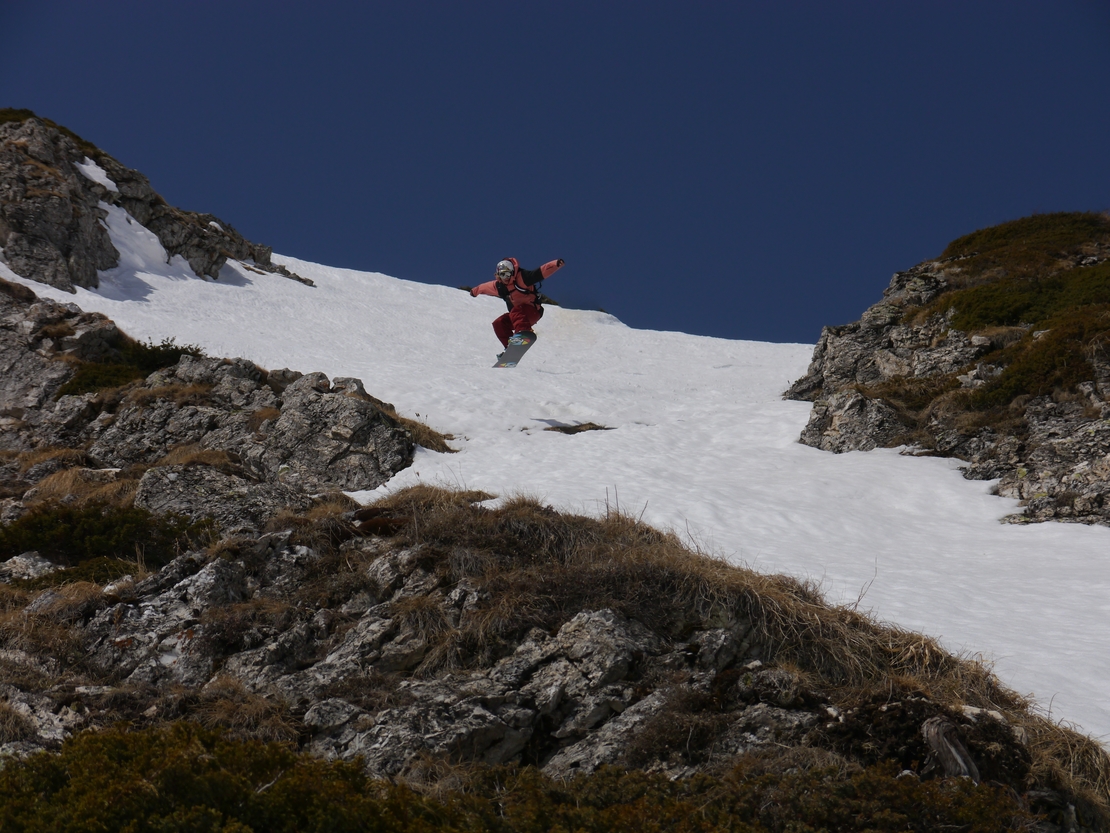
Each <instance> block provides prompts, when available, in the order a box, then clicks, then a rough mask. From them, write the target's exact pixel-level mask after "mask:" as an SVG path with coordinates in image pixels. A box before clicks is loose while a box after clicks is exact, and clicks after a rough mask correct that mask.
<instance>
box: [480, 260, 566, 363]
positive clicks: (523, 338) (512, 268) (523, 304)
mask: <svg viewBox="0 0 1110 833" xmlns="http://www.w3.org/2000/svg"><path fill="white" fill-rule="evenodd" d="M562 265H563V260H562V258H560V259H559V260H552V261H551V262H550V263H545V264H544V265H543V266H541V267H540V268H539V269H521V268H520V264H519V263H517V260H516V258H515V257H507V258H505V259H504V260H502V261H501V262H499V263H498V264H497V270H496V275H497V277H496V278H495V279H494V280H492V281H489V282H487V283H483V284H479V285H478V286H476V287H474V288H473V289H471V290H470V294H471V295H473V296H474V297H475V298H476V297H478V296H479V295H496V296H498V297H499V298H502V299H504V301H505V305H506V306H508V308H509V311H508V312H506V313H505V314H504V315H502V316H501V317H500V318H498V319H497V320H495V321H494V322H493V332H494V333H495V334H496V336H497V339H498V341H500V342H501V346H502V347H504V348H505V349H506V351H508V350H509V347H510V346H512V347H514V348H517V347H523V348H524V349H523V350H520V351H519V353H518V354H517V355H516V356H515V357H508V358H506V354H505V353H502V354H501V355H499V356H498V359H501V361H499V362H498V364H497V365H496V366H498V367H513V366H514V365H515V364H516V361H517V360H518V359H519V358H520V356H521V355H523V354H524V350H527V349H528V348H529V347H530V346H532V343H533V342H534V341H535V340H536V334H535V332H533V331H532V328H533V327H534V326H535V325H536V322H537V321H539V320H540V318H541V317H543V307H542V306H541V305H540V283H541V282H542V281H543V279H544V278H548V277H550V276H551V275H553V274H555V272H557V271H558V270H559V269H560V268H561V267H562ZM513 352H514V353H515V352H516V351H515V350H514V351H513Z"/></svg>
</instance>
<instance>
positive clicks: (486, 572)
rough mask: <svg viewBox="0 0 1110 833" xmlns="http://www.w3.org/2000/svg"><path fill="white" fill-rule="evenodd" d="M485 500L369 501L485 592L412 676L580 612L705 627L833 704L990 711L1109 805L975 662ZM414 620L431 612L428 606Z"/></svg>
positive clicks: (463, 496) (789, 592)
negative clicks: (886, 700)
mask: <svg viewBox="0 0 1110 833" xmlns="http://www.w3.org/2000/svg"><path fill="white" fill-rule="evenodd" d="M486 497H488V496H485V495H482V494H481V493H472V492H450V491H446V490H442V489H437V488H434V487H429V486H418V487H413V488H411V489H406V490H403V491H401V492H398V493H395V494H393V495H391V496H389V497H387V498H385V499H383V500H382V501H379V502H378V503H376V504H374V505H373V506H374V508H377V509H379V510H380V511H382V512H383V513H386V514H387V515H394V516H396V517H398V518H403V519H405V523H404V527H403V529H402V530H401V531H400V532H399V533H398V538H399V539H400V543H402V544H406V545H412V546H416V545H419V546H421V548H422V551H423V552H424V553H425V554H426V555H425V558H426V559H427V560H428V561H429V566H430V567H431V568H432V569H435V570H436V571H438V572H439V573H440V574H441V576H442V583H443V584H445V585H450V584H454V583H457V582H460V581H463V580H464V579H465V580H468V581H469V582H470V583H472V584H475V585H479V586H481V587H482V588H483V590H484V591H485V593H486V595H485V597H484V598H483V600H482V602H481V603H480V604H479V606H478V608H477V609H476V610H474V611H473V612H470V613H467V614H466V615H464V616H463V618H462V620H461V622H460V625H459V627H458V628H457V629H455V628H450V627H441V626H440V625H439V624H438V621H439V620H438V619H437V622H436V623H431V624H433V625H435V627H436V628H438V632H439V637H438V638H437V639H436V640H435V641H434V642H435V644H434V645H433V646H432V649H431V651H430V652H429V657H428V659H426V660H425V664H424V666H422V668H421V671H424V672H429V671H432V670H434V668H435V666H436V664H437V663H438V664H439V665H440V666H441V667H451V666H453V665H466V664H480V663H487V662H489V661H491V660H493V659H496V658H497V657H498V656H500V655H502V654H503V652H504V651H507V650H508V649H509V648H510V647H511V645H512V644H513V643H512V640H513V639H514V638H519V637H520V636H521V635H523V633H525V632H526V631H527V630H528V629H529V628H532V627H539V628H542V629H544V630H546V631H548V632H554V630H556V629H557V628H558V627H559V626H560V625H561V624H562V623H564V622H565V621H567V620H568V619H569V618H570V617H571V616H573V615H574V614H576V613H578V612H579V611H582V610H597V609H601V608H611V609H614V610H617V611H619V612H621V613H623V614H625V615H627V616H628V617H630V618H633V619H636V620H638V621H640V622H642V623H644V624H646V625H648V626H649V627H651V628H653V629H654V630H655V631H656V632H657V633H659V634H660V635H661V636H663V637H665V638H669V639H675V640H679V639H683V638H685V637H686V636H688V634H689V633H691V632H692V631H693V630H695V629H701V628H708V627H737V628H750V631H749V632H750V634H751V636H752V640H753V641H752V648H753V651H754V652H755V655H757V656H759V657H760V658H761V659H763V660H764V662H771V663H775V664H777V665H780V666H784V667H789V668H792V669H794V670H795V673H796V674H797V675H798V676H799V677H800V678H801V679H802V680H803V684H804V686H805V687H806V688H808V689H809V690H813V691H820V692H823V694H824V696H826V697H828V698H829V699H830V700H831V701H832V702H834V703H837V704H840V705H844V706H850V705H851V704H852V703H855V702H862V701H863V700H865V699H866V698H868V697H873V696H874V695H875V693H876V692H884V691H888V690H889V691H891V692H893V691H905V690H910V691H916V692H919V693H920V694H922V695H924V696H927V697H929V698H930V699H932V700H933V701H935V702H936V703H938V704H940V705H942V706H945V707H949V708H952V709H958V708H959V707H961V706H963V705H968V706H973V707H977V708H982V709H991V710H995V711H998V712H1000V713H1002V714H1003V715H1004V716H1005V717H1006V718H1007V719H1008V720H1009V721H1010V722H1011V723H1012V724H1014V725H1016V726H1021V727H1024V728H1025V730H1026V733H1027V735H1028V736H1029V738H1030V750H1031V752H1032V754H1033V755H1034V757H1035V758H1036V759H1037V761H1038V764H1037V765H1038V766H1040V767H1042V768H1047V769H1050V770H1051V771H1053V772H1056V773H1058V777H1059V778H1061V779H1065V782H1066V783H1067V785H1068V786H1069V788H1070V789H1077V790H1080V791H1086V792H1087V793H1089V794H1090V795H1091V796H1092V800H1093V801H1096V803H1100V804H1101V806H1104V807H1110V757H1108V755H1107V753H1106V751H1105V750H1103V749H1102V748H1101V747H1099V746H1098V745H1097V744H1096V743H1094V742H1093V741H1090V740H1089V739H1086V738H1083V737H1082V736H1081V735H1077V734H1076V733H1074V732H1071V731H1070V730H1067V729H1065V728H1061V727H1059V726H1056V725H1054V724H1052V723H1051V722H1050V721H1047V720H1044V719H1042V718H1040V717H1039V716H1038V715H1036V714H1035V713H1034V711H1033V710H1032V708H1031V704H1030V703H1029V702H1028V701H1027V700H1025V699H1024V698H1023V697H1021V696H1019V695H1018V694H1016V693H1015V692H1013V691H1011V690H1009V689H1007V688H1006V687H1004V686H1003V685H1001V683H1000V682H999V681H998V679H997V678H996V677H995V676H994V675H993V674H992V673H991V670H990V669H989V667H987V666H986V665H984V664H982V663H981V662H978V661H976V660H974V659H972V658H968V657H960V656H955V655H953V654H951V653H949V652H948V651H946V650H945V649H944V648H942V647H941V646H940V645H939V643H937V642H936V641H935V640H933V639H932V638H930V637H928V636H924V635H922V634H920V633H914V632H911V631H906V630H902V629H900V628H897V627H892V626H889V625H884V624H880V623H877V622H875V621H874V620H872V619H870V618H869V617H868V616H866V615H865V614H864V613H862V612H860V611H859V610H857V609H855V608H854V607H851V606H844V607H836V606H832V605H829V604H828V603H827V602H825V600H824V599H823V598H822V597H821V595H820V593H819V592H818V589H817V587H815V586H814V585H812V584H809V583H803V582H799V581H797V580H795V579H793V578H790V577H786V576H774V575H764V574H760V573H756V572H753V571H751V570H747V569H745V568H742V567H738V566H735V565H732V564H728V563H726V562H724V561H723V560H720V559H717V558H713V557H710V556H708V555H706V554H704V553H701V552H698V551H696V550H692V549H691V548H689V547H688V546H686V545H685V544H684V543H683V542H682V541H681V540H680V539H679V538H678V537H677V536H675V535H673V534H670V533H665V532H660V531H658V530H655V529H652V528H651V527H648V526H646V525H644V524H641V523H639V522H637V521H636V520H635V519H633V518H630V517H628V516H625V515H623V514H620V513H615V512H610V513H609V514H608V516H607V517H604V518H587V517H579V516H571V515H565V514H560V513H557V512H555V511H554V510H552V509H549V508H547V507H544V506H542V505H541V504H539V503H538V502H536V501H533V500H530V499H527V498H515V499H512V500H509V501H507V502H506V503H505V504H503V505H502V506H500V507H498V508H496V509H487V508H483V507H480V506H476V505H474V504H475V503H477V502H479V501H481V500H483V499H485V498H486ZM409 615H412V616H420V617H423V618H425V619H428V618H436V617H438V616H439V613H438V612H437V611H435V610H433V609H432V607H431V605H428V606H427V607H426V608H421V610H419V611H412V612H410V613H409ZM426 624H427V623H426ZM1046 771H1047V770H1046Z"/></svg>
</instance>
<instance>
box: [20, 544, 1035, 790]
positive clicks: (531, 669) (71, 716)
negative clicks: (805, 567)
mask: <svg viewBox="0 0 1110 833" xmlns="http://www.w3.org/2000/svg"><path fill="white" fill-rule="evenodd" d="M437 561H438V556H437V555H436V554H435V553H434V551H433V550H432V549H430V548H426V547H422V546H416V547H411V546H404V545H399V544H396V543H391V542H390V541H389V540H388V539H381V538H376V537H373V536H371V537H365V538H364V537H358V536H357V535H356V536H354V537H352V538H350V539H349V540H348V542H347V543H345V544H344V545H343V546H342V548H341V551H340V560H338V561H337V560H336V559H335V558H334V557H331V558H329V557H328V556H326V555H325V554H324V553H322V552H320V551H318V550H316V549H314V548H311V547H306V546H304V545H299V544H297V543H295V541H294V539H293V537H292V536H291V534H290V533H289V532H281V533H274V534H270V535H263V536H260V537H257V538H253V537H252V538H249V539H243V538H240V539H238V541H237V543H235V545H234V547H233V548H232V549H225V550H223V551H221V552H219V553H214V554H213V553H205V552H200V551H193V552H188V553H185V554H183V555H181V556H180V557H178V558H177V559H176V560H174V561H173V562H172V563H170V564H169V565H167V566H166V567H164V568H163V569H162V570H160V571H159V572H157V573H155V574H153V575H150V576H149V577H147V578H144V579H142V580H135V579H132V578H125V579H122V580H120V581H117V582H114V583H113V584H111V585H108V586H105V587H104V588H103V589H102V590H98V591H95V592H89V593H88V594H87V595H85V596H83V597H81V598H76V597H74V596H73V595H66V594H65V593H64V592H63V591H61V590H60V589H51V590H46V591H43V592H42V593H40V594H39V595H38V597H37V598H36V599H35V600H34V601H33V602H32V603H31V604H30V605H28V606H27V607H26V608H24V611H23V614H22V615H23V616H24V618H25V620H26V623H27V627H32V628H34V627H40V626H42V625H43V623H45V622H48V621H65V622H66V623H67V624H68V625H69V635H68V638H67V639H68V644H70V645H71V646H72V648H71V651H72V652H73V654H72V656H74V657H75V656H77V655H80V657H81V660H80V663H79V667H80V669H82V670H81V671H80V676H79V677H78V678H74V677H67V676H66V672H65V671H64V669H63V666H66V665H67V664H68V663H69V662H71V660H66V659H63V660H62V661H61V663H60V664H56V665H55V666H54V667H53V668H52V669H50V670H49V671H47V670H44V669H43V668H41V663H40V661H39V660H38V658H37V657H34V656H33V655H28V654H20V653H18V652H8V653H7V654H6V656H4V657H3V660H4V661H5V662H6V663H8V666H9V668H16V669H18V671H19V673H18V674H13V675H12V677H13V678H16V677H19V676H21V675H26V674H30V673H31V672H32V670H35V669H37V671H36V673H40V674H44V673H49V674H50V675H52V676H53V677H54V678H55V679H56V680H57V682H56V684H55V685H54V686H53V687H52V688H51V692H52V693H51V694H50V695H46V696H44V695H42V694H39V693H37V692H34V691H26V690H23V689H21V688H19V687H18V686H13V685H5V686H3V692H4V694H5V695H6V697H7V700H8V702H9V703H11V704H14V705H15V707H16V708H17V709H18V710H19V711H20V712H21V713H22V714H24V715H25V716H26V717H27V719H28V720H29V721H30V723H31V725H32V727H33V731H32V732H30V733H29V734H28V736H27V737H24V738H23V739H22V740H21V741H19V744H18V746H19V749H20V750H22V751H27V750H28V749H29V748H32V747H34V746H38V747H43V748H51V747H53V746H56V744H57V743H58V742H59V741H60V740H61V738H62V737H64V736H65V735H67V734H69V733H71V732H74V731H78V730H80V729H83V728H87V727H90V726H97V725H103V724H104V723H106V722H108V721H111V720H112V719H113V718H115V717H118V714H119V710H120V709H121V708H125V709H126V710H128V711H131V712H134V713H140V712H141V713H143V714H146V715H147V719H148V720H150V719H153V718H154V716H155V715H158V714H162V713H163V712H167V711H168V712H169V713H170V714H181V713H182V712H183V713H184V714H186V715H188V714H192V715H193V716H194V719H203V716H204V715H205V714H206V713H207V712H206V710H205V706H204V704H205V703H206V702H209V701H210V698H212V697H214V696H216V694H217V693H219V692H225V695H221V696H226V692H237V694H236V699H237V700H238V702H239V703H240V705H241V706H242V709H243V712H242V713H240V714H238V715H234V714H229V715H226V719H227V721H228V722H227V724H226V725H231V724H233V723H234V722H235V721H237V720H243V721H247V722H249V721H250V720H251V718H250V716H249V713H251V711H252V710H253V714H254V715H255V719H260V718H259V716H260V715H261V713H262V712H265V711H266V709H267V708H268V709H269V710H270V711H271V712H272V713H277V712H281V713H283V714H284V715H285V718H284V719H285V720H286V721H287V725H286V731H287V732H288V737H297V738H299V740H300V743H301V744H302V745H303V746H304V748H306V749H308V750H311V751H313V752H314V753H315V754H318V755H320V756H323V757H326V758H340V759H344V760H354V759H356V758H361V759H362V760H363V762H364V764H365V766H366V767H367V769H368V770H369V771H370V772H371V773H372V774H374V775H375V776H378V777H393V776H399V775H405V774H411V773H412V772H413V771H415V770H418V769H419V768H420V767H422V766H425V765H426V764H427V762H428V761H430V760H440V761H454V762H484V763H488V764H500V763H508V762H513V761H521V762H527V763H532V764H534V765H537V766H540V767H542V768H543V769H544V771H545V772H547V773H548V774H550V775H553V776H557V777H570V776H572V775H574V774H576V773H583V772H586V773H588V772H592V771H594V770H595V769H597V768H598V767H600V766H603V765H607V764H622V765H632V766H641V767H644V768H646V769H654V770H662V771H665V772H668V773H670V774H671V775H672V776H682V775H690V774H693V773H695V772H697V771H700V770H703V769H711V768H721V767H727V766H729V765H730V764H731V763H733V762H735V761H736V760H737V759H738V758H739V757H740V756H742V755H746V754H750V753H753V752H771V751H774V750H778V749H782V748H789V747H801V746H806V745H817V746H821V745H823V744H827V743H832V744H833V746H834V747H837V748H841V747H844V742H843V738H841V739H840V740H835V739H834V737H836V736H838V733H839V735H847V734H849V733H850V730H849V727H847V726H846V725H845V723H844V719H843V717H844V716H843V715H841V713H840V711H839V710H838V709H837V708H835V707H834V706H832V705H831V704H830V703H829V701H828V700H827V699H826V697H825V696H824V695H822V694H820V693H818V692H815V691H812V690H810V689H808V688H807V686H806V684H805V682H804V681H803V680H802V678H801V677H800V676H799V675H798V674H797V673H795V672H793V671H791V670H789V669H787V668H784V667H781V666H777V665H775V664H773V663H770V664H768V663H765V662H764V661H763V660H762V659H760V656H761V654H762V652H763V651H764V650H766V649H765V648H764V647H760V646H763V645H765V644H766V643H765V641H764V640H763V639H761V638H758V637H759V634H757V633H755V632H754V631H753V629H754V628H755V626H754V625H753V623H751V622H735V623H733V624H731V625H730V626H728V627H720V628H709V627H701V628H697V629H695V630H693V631H692V632H691V633H689V634H688V635H687V636H686V637H684V638H682V639H677V640H676V639H674V638H673V637H668V636H665V635H662V634H660V633H659V632H657V631H656V630H653V628H651V627H649V626H648V625H647V624H646V623H643V622H640V621H637V620H635V619H630V618H629V617H627V616H625V615H624V614H622V613H619V612H617V611H615V610H612V609H605V608H602V609H585V610H582V611H580V612H578V613H575V614H574V615H569V614H568V616H567V617H566V619H565V621H564V622H563V623H562V624H561V626H559V627H557V628H556V629H555V630H554V631H553V632H549V631H546V630H542V629H538V628H532V629H530V630H527V631H525V632H523V633H522V634H520V636H519V637H517V638H516V639H515V640H513V642H512V643H511V644H509V645H507V646H506V648H505V649H504V650H503V651H502V652H500V654H499V655H496V656H492V657H489V658H488V659H487V660H486V661H480V662H477V663H473V662H468V663H466V665H467V666H468V667H455V668H452V667H451V664H450V663H447V664H446V665H443V664H442V660H443V655H442V650H443V647H444V645H445V644H449V643H450V639H448V640H447V641H446V643H445V642H444V639H443V638H444V636H445V635H449V634H450V633H451V632H453V631H459V630H465V629H466V628H467V627H468V626H469V625H471V624H472V623H473V622H474V621H476V620H477V619H479V618H480V617H482V616H485V615H488V614H487V613H485V612H484V609H483V608H484V605H483V600H484V599H486V598H488V594H489V591H490V588H489V587H487V586H486V584H485V582H483V581H482V580H480V579H478V578H477V577H471V578H469V579H464V580H463V581H455V582H452V581H451V580H450V578H449V577H448V575H447V573H446V572H445V571H444V570H442V569H437V568H436V567H435V566H434V563H435V562H437ZM440 563H442V562H440ZM339 564H345V565H359V566H358V567H357V568H356V569H355V570H354V571H353V572H352V571H348V570H347V569H338V570H337V566H338V565H339ZM344 575H345V576H346V578H343V576H344ZM491 578H492V577H491ZM314 583H315V584H316V585H317V586H316V587H313V585H314ZM320 584H325V585H327V588H326V589H325V590H323V592H324V595H323V596H320V595H319V594H320V592H321V588H320V587H319V585H320ZM309 589H311V590H312V592H306V591H309ZM313 595H316V597H317V598H327V599H328V601H327V603H326V604H319V603H317V604H307V601H308V599H309V598H311V597H312V596H313ZM437 620H438V621H440V623H441V625H440V627H438V628H435V627H428V624H429V623H430V622H434V621H437ZM753 637H756V638H753ZM437 664H438V666H437ZM32 666H33V668H32ZM437 667H438V668H439V670H438V671H433V670H432V669H435V668H437ZM76 670H77V669H76V667H74V668H73V669H72V670H71V672H70V673H71V674H72V673H74V672H75V671H76ZM63 679H70V680H73V681H71V682H62V680H63ZM76 679H80V680H81V681H82V682H81V683H80V684H79V685H75V681H76ZM56 698H62V699H64V700H65V701H66V702H67V704H68V708H67V709H66V710H65V714H66V716H67V721H66V723H65V725H64V726H58V725H56V723H57V720H56V718H55V717H54V715H55V713H56V711H57V709H56V708H51V707H50V705H49V704H50V702H51V700H52V699H55V701H56ZM265 704H268V705H265ZM923 705H924V707H925V709H926V712H927V713H928V714H930V715H932V716H934V717H937V718H938V719H943V720H945V721H946V725H947V726H948V727H949V728H948V733H949V736H950V737H952V738H955V739H956V740H955V742H960V743H962V747H961V748H963V749H965V752H966V750H968V749H970V750H973V751H972V752H966V754H968V755H969V756H971V755H978V756H979V758H980V760H981V761H986V762H987V765H988V766H989V765H991V764H990V762H991V761H994V760H996V759H997V758H999V756H1000V754H1001V751H1002V749H1003V748H1005V750H1006V752H1007V754H1009V755H1011V756H1016V757H1017V758H1019V759H1020V758H1022V756H1023V754H1025V753H1023V752H1022V745H1021V743H1022V742H1021V739H1020V735H1019V734H1018V733H1016V732H1013V731H1010V729H1009V727H1008V726H1007V724H1006V722H1005V720H1004V718H1002V717H1001V715H995V716H983V715H975V716H974V717H969V716H968V715H965V714H961V713H953V712H951V711H948V710H943V709H940V708H939V707H937V706H935V705H934V706H928V704H923ZM225 708H227V709H228V710H232V709H233V704H230V703H229V704H225ZM837 727H839V728H837ZM918 731H920V729H919V730H918ZM987 738H989V741H990V743H994V744H995V747H992V748H990V749H988V746H987ZM1007 738H1008V740H1007ZM830 739H834V740H830ZM1000 739H1001V740H1000ZM905 742H907V743H912V744H919V745H921V749H922V751H921V754H922V755H924V754H926V752H927V750H926V749H925V746H924V744H923V743H922V742H921V741H920V740H918V739H914V738H912V737H907V738H906V739H905ZM838 744H839V747H838V746H837V745H838ZM2 749H3V748H2V747H0V750H2ZM7 751H14V750H13V748H11V745H9V748H8V749H7ZM1012 776H1013V773H1011V774H1010V776H1008V777H1012Z"/></svg>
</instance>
